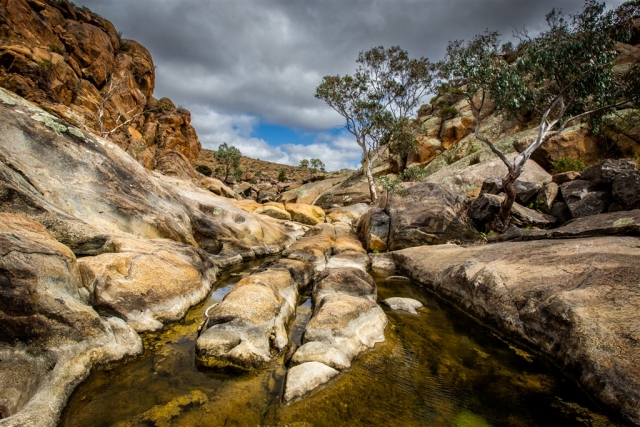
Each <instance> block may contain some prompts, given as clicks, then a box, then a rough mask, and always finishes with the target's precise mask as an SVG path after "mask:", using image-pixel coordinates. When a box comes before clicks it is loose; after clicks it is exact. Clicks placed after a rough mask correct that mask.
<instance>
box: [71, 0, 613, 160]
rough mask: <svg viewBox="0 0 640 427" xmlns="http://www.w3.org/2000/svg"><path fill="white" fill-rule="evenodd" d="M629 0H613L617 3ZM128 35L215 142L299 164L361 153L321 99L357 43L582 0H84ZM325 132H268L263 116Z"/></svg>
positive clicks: (467, 26)
mask: <svg viewBox="0 0 640 427" xmlns="http://www.w3.org/2000/svg"><path fill="white" fill-rule="evenodd" d="M621 2H622V0H616V1H614V2H608V4H609V5H610V6H615V5H617V4H620V3H621ZM79 3H80V4H82V5H85V6H87V7H89V8H90V9H91V10H93V11H95V12H97V13H99V14H100V15H102V16H103V17H105V18H107V19H109V20H110V21H112V22H113V23H114V25H115V26H116V28H117V29H118V30H119V31H122V32H123V37H124V38H128V39H134V40H137V41H138V42H140V43H142V44H143V45H144V46H146V47H147V48H148V49H149V51H150V52H151V54H152V55H153V59H154V62H155V64H156V66H157V70H156V72H157V75H156V92H155V96H156V97H158V98H160V97H164V96H167V97H170V98H171V99H172V100H173V101H174V102H175V103H176V104H178V105H181V106H182V107H185V108H187V109H189V110H191V112H192V116H193V124H194V126H195V127H196V130H197V131H198V135H199V137H200V139H201V141H202V143H203V145H204V146H205V147H206V148H215V147H217V145H218V144H220V143H222V142H228V143H229V144H232V145H235V146H237V147H238V148H240V150H241V151H242V152H243V153H244V154H246V155H249V156H251V157H256V158H260V159H264V160H271V161H278V162H283V163H289V164H297V163H298V162H299V160H300V159H301V158H305V157H306V158H309V157H319V158H321V159H322V160H323V161H324V162H325V163H326V164H327V168H328V169H330V170H333V169H338V168H341V167H349V166H350V167H353V166H355V165H357V164H358V161H359V159H360V157H361V154H360V153H359V148H358V147H357V146H356V145H355V142H354V141H353V139H352V138H351V137H350V135H349V134H346V133H344V132H340V131H337V130H336V129H337V128H339V127H340V126H341V125H342V119H341V117H340V116H339V115H338V114H337V113H335V112H334V111H333V110H331V109H330V108H329V107H327V106H326V105H325V104H324V103H323V102H322V101H319V100H317V99H315V97H314V93H315V88H316V86H317V85H318V84H319V83H320V81H321V79H322V77H323V76H325V75H329V74H341V75H343V74H349V73H352V72H353V71H354V69H355V65H356V64H355V59H356V57H357V55H358V52H360V51H364V50H368V49H369V48H371V47H374V46H380V45H382V46H385V47H389V46H392V45H399V46H401V47H402V48H403V49H405V50H407V51H408V52H409V54H410V55H411V56H413V57H420V56H425V57H428V58H429V59H431V60H432V61H437V60H439V59H441V58H442V57H443V55H444V51H445V48H446V45H447V42H448V41H449V40H454V39H469V38H470V37H472V36H473V35H475V34H477V33H480V32H482V31H484V29H486V28H489V29H492V30H498V31H500V32H501V33H502V34H503V35H504V38H505V40H507V39H510V36H511V31H512V28H513V27H517V28H521V27H527V28H528V29H529V30H530V32H533V33H535V32H537V31H540V30H542V29H543V28H544V25H545V23H544V16H545V14H546V13H548V12H549V11H550V10H551V8H552V7H558V8H562V9H564V10H565V11H567V12H572V13H573V12H577V11H578V10H579V9H580V8H581V6H582V4H583V1H582V0H536V1H528V0H449V1H440V0H438V1H436V0H366V1H365V0H316V1H312V0H211V1H206V0H187V1H175V0H135V1H131V0H84V1H81V2H79ZM265 123H266V124H271V125H278V126H283V127H285V128H290V129H294V130H296V131H297V132H300V133H304V134H306V135H307V136H308V135H309V134H313V135H315V137H314V138H313V141H312V142H306V143H304V144H302V143H300V142H297V141H290V142H287V141H282V140H269V141H267V140H265V139H262V138H260V137H259V132H257V130H258V128H259V126H260V124H265Z"/></svg>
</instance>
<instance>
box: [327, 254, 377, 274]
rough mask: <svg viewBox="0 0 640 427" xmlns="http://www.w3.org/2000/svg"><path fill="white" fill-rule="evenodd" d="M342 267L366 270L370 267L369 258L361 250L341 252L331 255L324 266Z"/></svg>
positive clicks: (330, 267)
mask: <svg viewBox="0 0 640 427" xmlns="http://www.w3.org/2000/svg"><path fill="white" fill-rule="evenodd" d="M344 267H348V268H356V269H359V270H362V271H368V270H369V268H371V260H370V259H369V256H368V255H367V254H366V253H365V252H364V251H362V250H361V251H358V252H341V253H340V254H338V255H334V256H332V257H331V258H330V259H329V262H327V266H326V268H328V269H332V268H344Z"/></svg>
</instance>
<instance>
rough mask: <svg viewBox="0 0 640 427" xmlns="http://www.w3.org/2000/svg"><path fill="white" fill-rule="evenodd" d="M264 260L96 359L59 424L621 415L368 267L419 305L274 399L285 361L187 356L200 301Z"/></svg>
mask: <svg viewBox="0 0 640 427" xmlns="http://www.w3.org/2000/svg"><path fill="white" fill-rule="evenodd" d="M263 261H264V260H262V261H256V262H253V263H248V264H244V265H242V266H237V267H235V268H234V269H231V270H228V271H226V272H224V273H223V275H222V276H221V278H220V280H219V282H218V284H217V285H216V288H215V289H214V291H213V292H212V294H211V297H210V298H209V299H208V300H207V301H205V302H203V303H202V304H200V305H198V306H197V307H195V308H193V309H192V310H191V311H190V312H189V314H188V315H187V317H186V318H185V319H184V320H183V321H181V322H179V323H176V324H174V325H171V326H169V327H167V328H166V329H165V330H163V331H162V332H159V333H154V334H148V335H145V336H144V341H145V348H146V351H145V354H144V356H143V357H141V358H139V359H136V360H133V361H129V362H126V363H123V364H119V365H116V366H114V367H111V368H107V369H103V370H96V371H94V372H93V373H92V374H91V375H90V377H89V378H88V379H87V380H86V381H85V382H84V383H83V384H81V385H80V386H79V387H78V388H77V390H76V391H75V393H74V394H73V396H72V397H71V400H70V402H69V404H68V406H67V408H66V410H65V412H64V414H63V417H62V420H61V423H60V425H61V426H65V427H75V426H78V427H79V426H82V427H86V426H97V427H100V426H105V427H106V426H114V425H115V426H118V427H124V426H154V425H155V426H158V427H164V426H190V427H193V426H203V427H204V426H298V427H302V426H356V425H358V426H359V425H364V426H458V427H484V426H545V427H547V426H568V427H570V426H592V427H596V426H618V425H619V424H616V423H615V422H614V421H612V420H611V419H609V418H607V416H605V415H604V414H602V413H601V412H599V411H598V409H597V408H595V406H594V404H593V403H592V402H591V401H589V399H588V398H587V397H586V396H585V395H584V394H583V393H582V392H581V391H580V390H579V389H578V388H577V387H576V386H575V384H574V383H573V382H571V381H570V380H568V379H566V377H564V376H563V375H561V374H560V373H559V372H557V371H556V370H555V369H554V367H553V366H551V365H549V364H548V363H545V361H544V360H539V359H537V358H536V357H533V356H532V355H530V354H528V353H527V352H525V351H523V350H522V349H519V348H517V347H515V346H513V345H511V344H509V343H507V342H505V341H503V340H501V339H500V338H499V337H497V336H495V335H493V334H492V333H491V331H489V330H488V329H486V328H484V327H482V326H481V325H478V324H477V323H475V322H473V321H471V320H469V319H468V318H467V317H466V316H464V315H463V314H461V313H460V312H458V311H456V310H455V309H452V308H451V307H448V306H447V305H446V304H445V303H443V302H441V301H439V300H438V299H437V298H435V297H434V296H433V295H430V294H428V293H425V292H423V291H421V290H420V289H419V288H417V287H415V286H413V285H412V284H410V283H408V282H395V281H394V282H389V281H387V280H386V279H385V277H384V276H382V275H378V276H376V281H377V282H378V287H379V288H378V298H379V299H380V300H382V299H385V298H388V297H392V296H403V297H410V298H415V299H418V300H420V301H421V302H422V303H423V304H424V305H425V308H424V309H422V310H421V311H420V312H419V314H418V315H412V314H409V313H405V312H394V311H389V310H387V311H386V314H387V316H388V318H389V326H388V327H387V330H386V338H387V339H386V341H385V342H384V343H381V344H378V345H376V347H375V348H374V349H372V350H370V351H367V352H365V353H363V354H361V355H360V356H359V357H358V358H357V359H356V361H355V362H354V363H353V365H352V367H351V368H350V369H349V370H347V371H345V372H343V373H341V374H340V375H339V376H337V377H336V378H335V379H334V380H332V381H331V382H329V383H328V384H327V385H325V386H323V387H322V388H320V389H319V390H317V391H316V392H314V393H313V394H312V395H311V396H309V397H307V398H305V399H303V400H301V401H298V402H294V403H292V404H289V405H283V404H282V403H281V400H280V399H281V395H282V392H283V385H284V379H285V374H286V369H285V368H284V358H285V356H284V355H283V356H281V357H280V358H279V359H278V360H276V362H275V363H274V364H273V366H271V367H270V368H269V369H265V370H259V371H252V372H249V373H245V374H239V373H228V372H217V371H213V370H209V369H204V368H200V367H198V366H196V365H195V363H194V356H195V355H194V350H195V340H196V337H197V328H198V325H199V323H200V321H201V320H202V315H203V313H204V311H205V310H206V308H207V307H208V306H209V305H210V304H211V303H212V302H217V301H220V300H221V299H222V298H223V297H224V295H225V294H226V292H228V291H229V290H230V289H231V288H232V287H233V285H234V284H235V283H236V282H237V281H238V280H239V279H240V278H241V277H243V276H245V275H247V274H248V273H249V272H250V271H251V270H252V269H255V268H257V267H258V266H259V265H260V264H261V262H263ZM311 308H312V307H311V301H310V300H309V298H308V297H301V298H300V301H299V307H298V312H297V316H296V319H295V321H294V323H293V325H292V327H291V333H290V337H291V341H292V342H293V343H295V344H299V343H300V341H301V339H302V333H303V331H304V325H305V324H306V322H307V321H308V319H309V317H310V315H311Z"/></svg>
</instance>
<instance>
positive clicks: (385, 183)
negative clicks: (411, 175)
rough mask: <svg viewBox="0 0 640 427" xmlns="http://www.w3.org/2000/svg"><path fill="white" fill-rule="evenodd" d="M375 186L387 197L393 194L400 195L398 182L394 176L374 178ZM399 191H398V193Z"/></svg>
mask: <svg viewBox="0 0 640 427" xmlns="http://www.w3.org/2000/svg"><path fill="white" fill-rule="evenodd" d="M375 181H376V184H378V185H379V186H380V187H381V188H382V189H383V190H384V191H386V192H387V193H388V194H389V195H392V194H393V193H396V192H397V193H401V191H402V190H401V188H402V187H400V189H399V188H398V185H400V182H401V181H399V180H398V179H397V178H396V177H395V176H393V175H385V176H380V177H378V178H375ZM398 190H400V191H398Z"/></svg>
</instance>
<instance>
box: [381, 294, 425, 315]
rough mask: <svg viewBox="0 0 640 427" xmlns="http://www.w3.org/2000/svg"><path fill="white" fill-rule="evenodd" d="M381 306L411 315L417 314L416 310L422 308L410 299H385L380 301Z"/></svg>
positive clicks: (418, 302)
mask: <svg viewBox="0 0 640 427" xmlns="http://www.w3.org/2000/svg"><path fill="white" fill-rule="evenodd" d="M382 304H384V305H386V306H387V307H389V308H390V309H391V310H403V311H408V312H409V313H411V314H418V312H417V311H416V310H418V309H421V308H422V307H423V305H422V303H421V302H420V301H417V300H414V299H412V298H400V297H393V298H387V299H386V300H384V301H382Z"/></svg>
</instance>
